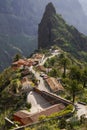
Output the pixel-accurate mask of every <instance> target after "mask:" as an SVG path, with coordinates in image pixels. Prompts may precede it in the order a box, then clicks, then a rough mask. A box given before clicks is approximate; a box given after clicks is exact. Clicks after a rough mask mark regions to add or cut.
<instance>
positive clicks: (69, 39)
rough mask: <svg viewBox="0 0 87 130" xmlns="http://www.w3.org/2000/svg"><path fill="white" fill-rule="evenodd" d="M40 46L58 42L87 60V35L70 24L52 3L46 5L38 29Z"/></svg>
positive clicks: (43, 46) (64, 48) (66, 49)
mask: <svg viewBox="0 0 87 130" xmlns="http://www.w3.org/2000/svg"><path fill="white" fill-rule="evenodd" d="M38 43H39V45H38V47H39V48H46V47H49V46H51V45H54V44H57V45H58V46H60V47H61V48H62V49H63V50H65V51H68V52H70V53H72V54H73V55H74V56H76V57H78V58H81V59H84V60H86V61H87V58H86V57H87V37H86V36H85V35H83V34H81V33H80V32H79V31H78V30H77V29H76V28H74V27H73V26H69V25H68V24H66V22H65V21H64V20H63V18H62V17H61V15H58V14H57V13H56V10H55V8H54V6H53V4H52V3H49V4H48V5H47V6H46V9H45V12H44V15H43V18H42V20H41V22H40V24H39V29H38Z"/></svg>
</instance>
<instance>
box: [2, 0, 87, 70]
mask: <svg viewBox="0 0 87 130" xmlns="http://www.w3.org/2000/svg"><path fill="white" fill-rule="evenodd" d="M50 1H52V2H53V3H54V5H55V6H56V9H57V12H59V13H60V14H62V15H63V17H64V18H65V19H66V21H67V22H68V23H69V24H70V25H71V24H73V25H75V26H76V27H77V28H78V29H79V30H80V31H81V32H84V33H86V34H87V28H86V23H87V22H86V21H87V17H86V16H85V14H84V11H83V9H82V7H81V5H80V3H79V1H78V0H66V3H65V0H60V1H59V0H36V2H35V0H0V66H1V67H0V70H1V69H3V68H5V67H6V66H8V65H9V64H10V63H11V59H12V57H13V56H14V55H15V54H16V53H20V51H19V50H21V52H22V54H23V55H25V56H29V55H30V54H31V53H32V52H33V51H34V50H35V49H37V30H38V23H39V22H40V20H41V17H42V14H43V12H44V9H45V6H46V4H47V3H48V2H50ZM83 20H84V21H83ZM83 23H84V24H83ZM2 44H3V45H2ZM10 44H11V46H10ZM12 46H13V47H12ZM14 48H15V49H14Z"/></svg>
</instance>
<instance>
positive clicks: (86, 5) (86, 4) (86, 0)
mask: <svg viewBox="0 0 87 130" xmlns="http://www.w3.org/2000/svg"><path fill="white" fill-rule="evenodd" d="M79 1H80V3H81V4H82V7H83V10H84V11H85V13H86V15H87V0H79Z"/></svg>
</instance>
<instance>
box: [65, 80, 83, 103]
mask: <svg viewBox="0 0 87 130" xmlns="http://www.w3.org/2000/svg"><path fill="white" fill-rule="evenodd" d="M82 88H83V86H82V84H79V83H78V81H77V80H69V86H68V88H67V91H69V93H70V95H71V96H72V101H73V103H74V102H75V97H76V95H77V94H79V93H80V92H81V91H82V90H83V89H82Z"/></svg>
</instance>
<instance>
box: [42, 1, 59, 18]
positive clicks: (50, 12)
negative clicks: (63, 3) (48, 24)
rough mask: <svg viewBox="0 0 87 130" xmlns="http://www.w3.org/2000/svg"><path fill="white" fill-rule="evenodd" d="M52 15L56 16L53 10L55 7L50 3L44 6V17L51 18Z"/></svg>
mask: <svg viewBox="0 0 87 130" xmlns="http://www.w3.org/2000/svg"><path fill="white" fill-rule="evenodd" d="M54 14H56V10H55V7H54V6H53V4H52V3H51V2H50V3H48V5H47V6H46V9H45V13H44V15H47V16H52V15H54Z"/></svg>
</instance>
